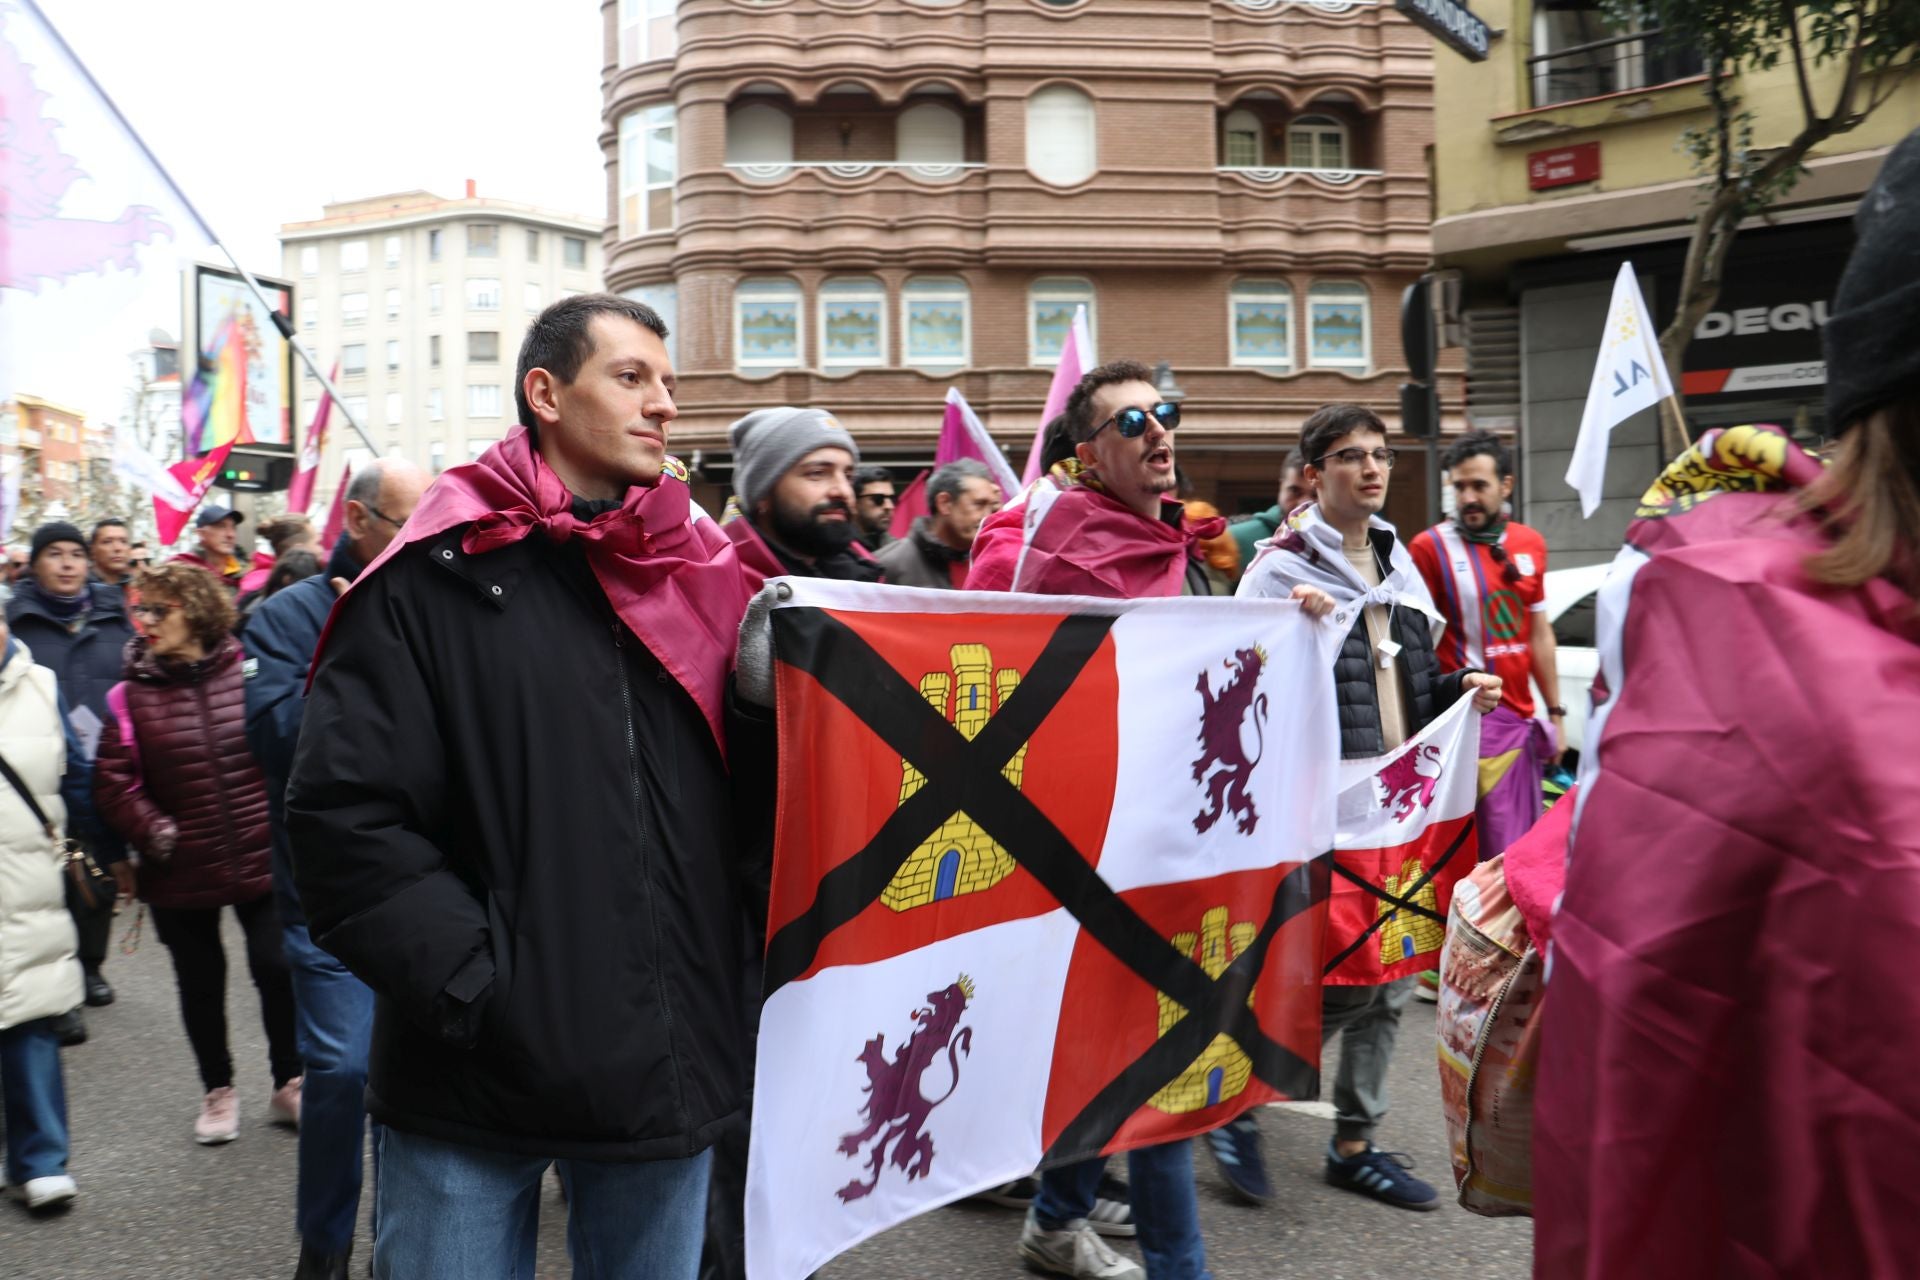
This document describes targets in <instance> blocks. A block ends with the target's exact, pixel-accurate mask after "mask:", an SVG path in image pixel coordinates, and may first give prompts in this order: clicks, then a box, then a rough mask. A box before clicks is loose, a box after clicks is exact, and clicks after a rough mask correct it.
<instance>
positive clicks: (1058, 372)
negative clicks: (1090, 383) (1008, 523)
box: [1007, 302, 1093, 502]
mask: <svg viewBox="0 0 1920 1280" xmlns="http://www.w3.org/2000/svg"><path fill="white" fill-rule="evenodd" d="M1092 365H1093V338H1092V335H1091V334H1090V333H1089V332H1088V330H1087V306H1086V304H1085V303H1084V302H1083V303H1081V304H1080V305H1079V306H1078V307H1075V308H1074V311H1073V323H1072V324H1070V325H1068V326H1067V341H1066V344H1065V345H1064V346H1062V347H1061V348H1060V363H1059V364H1058V365H1056V366H1055V367H1054V370H1053V385H1052V386H1050V387H1048V388H1047V406H1046V408H1044V409H1042V410H1041V411H1040V425H1039V426H1038V427H1035V428H1034V432H1033V448H1032V449H1031V450H1029V451H1028V452H1027V469H1026V472H1025V474H1023V475H1022V476H1021V477H1020V483H1021V485H1022V486H1023V487H1024V486H1026V485H1030V484H1032V483H1033V482H1034V481H1035V480H1038V479H1039V478H1040V458H1041V455H1042V453H1043V452H1044V450H1045V448H1046V436H1047V424H1048V423H1049V422H1052V421H1053V419H1054V416H1055V415H1056V414H1058V413H1059V412H1060V411H1061V410H1062V409H1065V408H1066V407H1067V397H1068V396H1070V395H1072V394H1073V389H1074V387H1076V386H1078V385H1079V383H1080V379H1081V378H1083V377H1085V376H1086V372H1087V370H1088V369H1089V368H1091V367H1092ZM1013 498H1014V492H1012V491H1010V492H1008V494H1007V500H1008V501H1009V502H1011V501H1012V500H1013Z"/></svg>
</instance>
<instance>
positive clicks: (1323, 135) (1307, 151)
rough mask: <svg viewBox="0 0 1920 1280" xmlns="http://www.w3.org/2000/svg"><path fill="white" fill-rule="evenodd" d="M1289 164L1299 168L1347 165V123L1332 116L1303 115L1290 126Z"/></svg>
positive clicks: (1332, 167) (1288, 140)
mask: <svg viewBox="0 0 1920 1280" xmlns="http://www.w3.org/2000/svg"><path fill="white" fill-rule="evenodd" d="M1287 164H1288V165H1290V166H1291V167H1293V168H1295V169H1345V168H1347V167H1348V164H1347V126H1345V125H1344V124H1341V123H1340V122H1339V121H1338V120H1335V119H1334V118H1333V117H1332V116H1301V117H1300V118H1299V119H1298V120H1295V121H1294V122H1293V123H1292V124H1291V125H1289V126H1287Z"/></svg>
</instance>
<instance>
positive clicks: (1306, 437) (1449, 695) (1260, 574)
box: [1208, 404, 1500, 1210]
mask: <svg viewBox="0 0 1920 1280" xmlns="http://www.w3.org/2000/svg"><path fill="white" fill-rule="evenodd" d="M1300 452H1301V454H1302V455H1303V456H1304V458H1305V459H1306V467H1305V475H1306V479H1307V482H1308V484H1309V485H1310V486H1312V487H1313V488H1314V489H1315V491H1316V492H1317V493H1318V495H1319V498H1318V501H1317V502H1316V503H1315V504H1314V505H1313V506H1310V507H1307V508H1305V509H1304V510H1303V511H1301V512H1300V513H1298V514H1297V515H1296V516H1295V517H1294V518H1293V519H1292V520H1291V521H1290V522H1288V523H1287V524H1285V525H1283V526H1282V527H1281V529H1280V530H1279V531H1277V532H1276V533H1275V535H1274V539H1273V542H1272V544H1271V545H1270V546H1269V547H1268V548H1267V550H1266V551H1265V553H1263V554H1262V555H1261V556H1260V558H1259V559H1257V560H1255V561H1254V563H1253V564H1252V565H1250V566H1249V567H1248V569H1247V572H1246V575H1245V576H1244V577H1242V578H1241V580H1240V588H1239V591H1238V592H1237V593H1236V594H1237V595H1240V596H1246V597H1269V598H1270V597H1275V596H1280V597H1290V598H1292V599H1295V600H1299V601H1300V602H1301V604H1302V605H1303V607H1305V608H1306V610H1307V612H1309V613H1311V614H1313V615H1315V616H1316V617H1321V618H1325V617H1327V616H1328V615H1330V614H1332V613H1333V612H1334V610H1335V609H1337V608H1340V607H1343V606H1346V607H1353V606H1357V608H1356V610H1355V612H1356V613H1357V615H1358V616H1356V617H1355V618H1354V620H1353V626H1352V629H1351V630H1349V631H1348V632H1347V637H1346V640H1345V641H1344V643H1343V644H1342V645H1341V648H1340V652H1339V654H1338V656H1337V657H1336V658H1335V659H1334V668H1333V679H1334V687H1335V700H1336V702H1337V703H1338V705H1339V711H1340V754H1341V756H1342V757H1344V758H1346V759H1355V758H1358V757H1361V756H1377V755H1381V754H1383V753H1385V752H1388V751H1392V750H1393V749H1394V748H1395V747H1398V746H1399V745H1400V744H1401V743H1403V742H1405V741H1406V740H1407V739H1408V738H1410V737H1412V736H1413V735H1414V734H1417V733H1419V732H1420V730H1422V729H1424V728H1426V726H1427V725H1428V723H1430V722H1431V721H1432V720H1433V719H1434V717H1435V716H1437V715H1439V714H1440V713H1441V712H1443V711H1445V710H1446V709H1447V708H1448V707H1450V706H1452V705H1453V704H1454V702H1456V701H1457V700H1458V699H1459V698H1460V697H1461V696H1462V694H1464V693H1471V694H1472V695H1473V700H1474V706H1475V707H1476V708H1477V709H1478V710H1480V711H1482V712H1487V711H1491V710H1492V709H1493V708H1494V707H1496V706H1498V705H1499V704H1500V678H1499V677H1498V676H1491V675H1487V674H1485V673H1483V672H1479V671H1474V670H1470V669H1463V670H1460V671H1455V672H1453V673H1451V674H1449V675H1441V674H1440V668H1439V665H1438V663H1436V662H1435V661H1434V656H1433V636H1432V632H1431V631H1430V630H1429V622H1430V618H1431V616H1432V615H1433V612H1434V610H1433V603H1432V600H1431V598H1430V597H1429V596H1428V594H1427V590H1426V584H1425V582H1424V581H1423V580H1422V579H1421V577H1420V573H1419V571H1418V570H1417V569H1416V568H1414V565H1413V560H1412V557H1410V556H1409V555H1408V554H1407V549H1406V547H1404V546H1403V545H1401V543H1400V541H1399V538H1398V537H1397V536H1396V535H1395V533H1394V529H1393V526H1392V525H1390V524H1388V523H1387V522H1386V521H1385V520H1382V519H1381V518H1380V511H1381V509H1382V508H1384V507H1385V506H1386V502H1387V481H1388V478H1389V477H1390V476H1391V475H1392V473H1393V462H1394V452H1393V450H1392V449H1389V448H1388V447H1387V429H1386V425H1385V424H1384V423H1382V422H1381V421H1380V419H1379V417H1378V416H1376V415H1375V414H1374V413H1373V411H1372V410H1370V409H1367V408H1365V407H1363V406H1361V405H1353V404H1335V405H1328V406H1326V407H1325V408H1323V409H1321V410H1320V411H1319V412H1317V413H1315V414H1314V415H1313V416H1312V417H1310V418H1308V419H1307V421H1306V423H1305V424H1304V425H1303V426H1302V427H1301V432H1300ZM1330 625H1331V624H1330ZM1419 981H1420V980H1419V978H1417V977H1411V978H1402V979H1399V980H1397V981H1394V982H1389V983H1387V984H1386V985H1385V986H1380V987H1328V988H1326V989H1325V991H1324V993H1323V995H1322V999H1321V1019H1320V1030H1321V1035H1322V1036H1323V1037H1325V1038H1326V1039H1331V1038H1332V1037H1333V1036H1334V1035H1335V1034H1336V1033H1337V1034H1339V1036H1340V1038H1341V1039H1340V1072H1339V1075H1338V1076H1337V1077H1336V1079H1335V1080H1334V1085H1333V1104H1334V1110H1335V1116H1334V1136H1333V1141H1332V1142H1330V1143H1329V1144H1328V1146H1327V1156H1326V1179H1327V1181H1328V1182H1330V1183H1332V1184H1333V1185H1334V1186H1336V1187H1341V1188H1343V1189H1345V1190H1348V1191H1354V1192H1358V1193H1360V1194H1362V1195H1368V1196H1372V1197H1373V1198H1374V1199H1376V1200H1380V1201H1382V1202H1384V1203H1386V1204H1391V1205H1394V1206H1396V1207H1398V1208H1402V1209H1421V1210H1426V1209H1437V1208H1439V1207H1440V1198H1439V1196H1438V1194H1437V1193H1436V1192H1435V1191H1434V1189H1433V1188H1432V1187H1431V1186H1429V1185H1428V1184H1427V1183H1426V1182H1423V1181H1422V1180H1421V1179H1419V1178H1416V1177H1414V1176H1413V1175H1412V1174H1411V1173H1409V1172H1408V1169H1409V1167H1410V1166H1411V1163H1412V1162H1411V1161H1410V1160H1408V1159H1407V1158H1406V1157H1405V1156H1400V1155H1397V1154H1396V1153H1394V1152H1388V1151H1381V1150H1379V1149H1377V1148H1376V1147H1375V1146H1374V1145H1373V1133H1374V1129H1375V1127H1376V1126H1377V1125H1378V1123H1379V1121H1380V1119H1381V1118H1382V1117H1383V1116H1384V1115H1385V1114H1386V1111H1387V1089H1386V1084H1387V1066H1388V1064H1389V1062H1390V1061H1391V1059H1392V1054H1393V1042H1394V1038H1395V1036H1396V1035H1397V1033H1398V1031H1399V1028H1400V1015H1401V1013H1402V1011H1403V1010H1404V1009H1405V1008H1406V1006H1407V1002H1408V1001H1409V1000H1411V999H1412V998H1413V992H1414V988H1415V986H1416V985H1417V984H1418V983H1419ZM1208 1138H1209V1142H1210V1144H1211V1145H1212V1147H1213V1151H1214V1154H1215V1157H1216V1158H1217V1159H1218V1160H1219V1161H1220V1164H1221V1170H1222V1172H1223V1173H1225V1174H1226V1176H1227V1180H1228V1182H1229V1183H1230V1184H1232V1185H1233V1186H1234V1188H1235V1189H1236V1190H1238V1191H1240V1192H1241V1194H1242V1195H1247V1196H1248V1198H1250V1199H1253V1198H1258V1197H1255V1196H1252V1195H1250V1194H1249V1192H1248V1189H1247V1185H1246V1184H1253V1183H1258V1184H1260V1185H1265V1184H1266V1181H1267V1179H1266V1172H1265V1164H1264V1161H1263V1159H1262V1156H1261V1152H1260V1139H1259V1130H1258V1129H1257V1128H1256V1127H1255V1124H1254V1120H1253V1117H1252V1115H1251V1114H1248V1115H1245V1116H1242V1117H1241V1118H1240V1119H1238V1120H1235V1121H1234V1122H1232V1123H1231V1124H1229V1125H1227V1126H1226V1127H1225V1128H1223V1129H1222V1130H1220V1131H1219V1132H1217V1133H1214V1134H1209V1135H1208Z"/></svg>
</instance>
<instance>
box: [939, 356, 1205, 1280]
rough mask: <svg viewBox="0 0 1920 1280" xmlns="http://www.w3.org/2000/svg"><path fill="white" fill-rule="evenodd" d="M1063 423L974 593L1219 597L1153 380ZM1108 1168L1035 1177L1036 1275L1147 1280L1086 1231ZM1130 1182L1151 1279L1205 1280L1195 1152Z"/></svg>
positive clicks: (1142, 1169) (1186, 1151)
mask: <svg viewBox="0 0 1920 1280" xmlns="http://www.w3.org/2000/svg"><path fill="white" fill-rule="evenodd" d="M1065 417H1066V424H1065V427H1066V432H1067V435H1068V437H1069V438H1070V439H1071V440H1072V441H1073V444H1074V456H1073V457H1072V458H1071V459H1069V460H1067V461H1066V462H1063V463H1061V464H1060V466H1058V467H1056V468H1055V469H1054V472H1053V483H1051V484H1041V485H1035V486H1033V487H1032V488H1031V489H1030V490H1029V491H1028V494H1027V496H1026V500H1025V501H1024V502H1021V503H1019V504H1018V505H1016V506H1014V507H1010V508H1005V509H1002V510H1001V511H999V512H998V513H996V514H995V515H993V516H991V517H989V518H988V519H987V521H986V523H985V524H983V525H981V527H980V533H979V536H978V537H977V538H975V540H974V544H973V571H972V573H971V574H970V575H969V576H968V579H967V587H968V589H969V590H973V591H1027V592H1035V593H1038V594H1041V595H1089V596H1105V597H1108V598H1112V599H1133V598H1137V597H1141V596H1178V595H1208V594H1211V586H1210V582H1209V580H1208V578H1207V574H1206V570H1205V566H1204V565H1203V564H1202V562H1201V561H1200V560H1199V558H1198V555H1197V553H1196V551H1195V544H1196V543H1197V542H1198V541H1200V540H1202V539H1205V538H1216V537H1219V536H1220V534H1221V533H1222V532H1224V531H1225V529H1226V522H1225V521H1224V520H1221V519H1219V518H1217V517H1216V518H1214V519H1211V520H1206V521H1200V522H1197V523H1196V522H1193V521H1190V520H1188V519H1187V518H1186V514H1185V508H1184V507H1183V506H1182V505H1181V503H1180V502H1179V500H1178V499H1177V498H1175V497H1174V489H1175V487H1176V484H1177V482H1176V480H1175V478H1174V466H1173V432H1174V429H1175V428H1176V427H1178V426H1179V425H1180V406H1179V405H1177V404H1169V403H1167V402H1165V401H1163V400H1162V399H1161V398H1160V393H1159V392H1158V390H1156V389H1155V387H1154V384H1153V372H1152V371H1151V370H1150V369H1148V368H1147V367H1146V366H1145V365H1143V364H1139V363H1136V362H1134V361H1131V360H1124V361H1117V362H1115V363H1113V364H1108V365H1102V366H1101V367H1100V368H1098V369H1095V370H1093V371H1092V372H1091V373H1089V374H1087V375H1086V376H1085V377H1084V378H1082V379H1081V380H1080V385H1079V386H1077V387H1075V388H1074V391H1073V394H1072V395H1071V396H1069V397H1068V398H1067V408H1066V414H1065ZM1105 1169H1106V1161H1105V1160H1089V1161H1083V1162H1081V1163H1079V1164H1073V1165H1066V1166H1062V1167H1059V1168H1054V1169H1048V1170H1046V1171H1045V1172H1044V1173H1042V1174H1041V1175H1040V1187H1039V1192H1038V1194H1037V1195H1036V1196H1035V1197H1034V1200H1033V1204H1032V1207H1031V1208H1029V1209H1028V1211H1027V1221H1026V1225H1025V1226H1024V1228H1023V1229H1022V1231H1021V1233H1020V1255H1021V1257H1022V1258H1023V1259H1024V1260H1025V1261H1026V1262H1027V1263H1028V1264H1029V1265H1030V1266H1033V1267H1036V1268H1038V1269H1040V1270H1043V1271H1050V1272H1053V1273H1055V1274H1057V1275H1066V1276H1075V1277H1098V1278H1100V1280H1129V1278H1136V1277H1139V1276H1140V1275H1141V1274H1142V1273H1141V1270H1140V1268H1139V1267H1137V1266H1135V1265H1134V1264H1133V1263H1132V1262H1130V1261H1128V1260H1127V1259H1125V1258H1123V1257H1121V1256H1120V1255H1119V1254H1117V1253H1115V1252H1114V1251H1113V1250H1112V1249H1110V1248H1108V1247H1107V1244H1106V1242H1105V1241H1103V1240H1102V1239H1101V1238H1100V1235H1099V1234H1098V1233H1097V1232H1098V1228H1097V1227H1096V1226H1094V1225H1093V1224H1092V1222H1091V1221H1090V1219H1092V1218H1093V1216H1094V1214H1095V1212H1096V1205H1097V1202H1098V1201H1099V1199H1101V1196H1100V1189H1101V1187H1100V1184H1101V1178H1102V1174H1103V1172H1104V1171H1105ZM1127 1169H1128V1174H1129V1177H1130V1178H1131V1180H1132V1190H1133V1193H1134V1199H1133V1219H1134V1224H1135V1227H1136V1228H1137V1231H1138V1234H1139V1242H1140V1251H1141V1253H1142V1254H1144V1255H1145V1257H1146V1259H1147V1271H1146V1274H1148V1275H1150V1276H1162V1275H1166V1276H1184V1277H1193V1278H1194V1280H1204V1277H1205V1276H1206V1275H1207V1256H1206V1246H1205V1245H1204V1244H1203V1243H1202V1241H1201V1239H1200V1218H1199V1205H1198V1200H1197V1197H1196V1195H1195V1192H1194V1186H1193V1148H1192V1144H1190V1143H1187V1142H1184V1141H1183V1142H1175V1143H1170V1144H1167V1145H1165V1146H1159V1147H1146V1148H1142V1149H1140V1150H1137V1151H1131V1152H1129V1153H1128V1154H1127Z"/></svg>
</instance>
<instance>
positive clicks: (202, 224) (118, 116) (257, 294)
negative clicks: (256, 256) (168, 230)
mask: <svg viewBox="0 0 1920 1280" xmlns="http://www.w3.org/2000/svg"><path fill="white" fill-rule="evenodd" d="M21 3H23V4H25V5H26V7H27V11H28V13H30V14H31V15H32V16H33V17H35V18H37V19H39V21H40V25H41V26H43V27H45V28H46V29H47V34H48V35H50V36H52V37H53V42H54V43H55V44H57V45H59V46H60V50H61V52H62V53H64V54H66V55H67V61H69V62H71V63H72V64H73V65H74V66H75V67H76V68H77V69H78V70H79V72H80V74H81V75H82V76H83V77H85V79H86V82H87V84H88V86H89V87H91V88H92V89H93V92H94V93H95V95H97V96H98V97H99V99H100V101H101V102H103V103H105V104H106V107H107V110H108V111H110V112H112V113H113V118H114V119H115V120H117V121H119V122H120V127H121V128H122V129H125V130H126V131H127V136H128V137H129V138H132V139H133V145H134V146H136V147H138V148H140V154H141V155H143V156H145V157H146V158H147V163H148V164H150V165H152V166H153V169H154V172H155V173H158V174H159V175H160V179H161V181H163V182H165V183H166V184H167V190H169V191H171V192H172V193H173V198H174V199H175V200H178V201H179V202H180V204H181V206H182V207H183V208H185V209H186V211H187V216H189V217H191V218H192V219H193V221H194V224H195V225H196V226H198V227H199V228H200V234H201V235H203V236H205V237H206V238H207V239H208V240H211V241H212V242H213V245H214V247H215V248H217V249H219V250H220V252H221V253H224V254H225V255H226V256H227V261H228V262H231V263H232V264H233V269H234V270H235V271H237V272H239V273H240V278H241V279H242V280H244V281H246V284H247V289H248V290H249V291H250V292H251V293H252V294H253V296H254V300H255V301H257V302H258V303H259V304H260V305H261V306H262V307H265V308H266V310H267V314H269V315H271V316H272V317H273V327H274V328H276V329H278V330H279V331H280V336H281V337H283V338H285V339H286V340H287V343H288V345H289V346H291V347H292V348H293V350H294V352H295V353H296V354H297V355H298V356H299V357H300V359H301V362H302V363H304V364H305V365H306V366H307V368H308V369H309V370H310V371H311V372H312V373H313V376H314V377H316V378H318V379H319V380H320V385H321V386H322V387H324V388H325V389H326V392H327V394H328V395H329V396H332V397H333V402H334V404H336V405H338V406H339V407H340V412H341V413H342V414H343V415H344V416H345V417H346V419H347V425H348V426H350V427H352V428H353V431H354V434H355V435H357V436H359V437H360V443H362V444H364V445H365V446H366V447H367V448H368V449H369V450H371V451H372V452H373V453H374V454H375V455H376V456H378V454H379V452H380V450H379V449H378V448H376V447H375V446H374V443H373V439H372V437H370V436H368V435H367V430H366V428H365V427H363V426H361V425H360V419H359V418H358V417H357V416H355V414H354V412H353V410H352V409H351V408H349V407H348V405H347V402H346V400H345V399H344V398H343V397H342V396H341V395H340V388H338V387H336V386H334V385H333V379H332V378H330V377H328V376H327V374H326V372H325V371H324V370H323V369H321V368H320V364H319V362H318V361H316V360H315V359H314V358H313V353H312V352H310V351H308V350H307V349H306V347H304V346H302V345H301V343H300V339H299V338H298V337H296V336H294V328H293V317H292V316H286V315H282V314H280V312H279V310H278V309H277V308H275V307H274V305H273V304H272V303H271V302H268V301H267V295H266V292H265V291H264V290H262V289H261V288H260V282H259V281H258V280H255V279H254V278H253V273H252V272H251V271H248V270H247V269H246V267H244V266H242V265H241V263H240V259H239V257H238V255H236V254H235V253H234V252H233V250H231V249H229V248H227V245H226V242H225V241H223V240H222V239H221V238H220V237H219V236H218V235H216V234H214V230H213V227H212V226H210V225H209V224H208V222H207V220H206V219H205V218H203V217H201V216H200V210H199V209H198V208H196V207H195V206H194V203H193V201H192V200H190V199H188V198H187V193H186V192H184V191H182V190H181V189H180V184H179V183H177V182H175V181H174V180H173V175H172V174H171V173H169V172H167V167H166V166H165V165H163V164H161V163H160V158H159V157H158V156H156V155H154V154H153V148H151V147H149V146H148V145H147V140H146V139H145V138H143V137H141V136H140V131H139V130H138V129H135V128H134V127H133V122H132V121H130V120H128V119H127V117H126V115H125V113H124V112H122V111H121V110H120V107H119V105H118V104H117V103H115V102H114V100H113V99H112V98H111V97H110V96H108V94H107V91H106V90H105V89H104V88H102V87H101V85H100V82H99V81H98V80H96V79H94V76H93V72H92V71H91V70H89V69H88V67H87V64H86V63H84V62H82V61H81V60H80V55H79V54H77V53H75V52H74V51H73V46H72V45H70V44H68V43H67V38H66V37H65V36H63V35H61V34H60V29H59V28H58V27H56V26H54V25H53V23H52V21H51V20H50V19H48V17H47V15H46V14H45V13H43V12H42V11H41V9H40V6H39V4H38V3H36V0H21ZM199 357H200V353H199V352H197V351H196V352H194V359H195V360H196V361H198V359H199ZM296 400H297V397H296Z"/></svg>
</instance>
